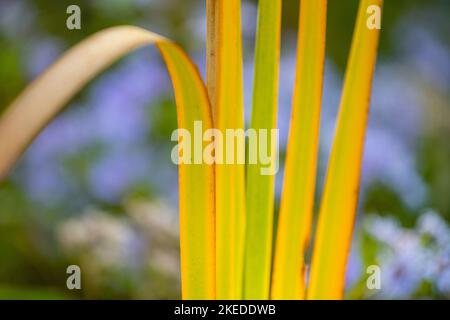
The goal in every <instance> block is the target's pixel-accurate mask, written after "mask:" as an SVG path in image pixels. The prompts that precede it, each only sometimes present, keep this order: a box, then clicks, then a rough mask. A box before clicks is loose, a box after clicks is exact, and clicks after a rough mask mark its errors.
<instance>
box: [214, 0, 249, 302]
mask: <svg viewBox="0 0 450 320" xmlns="http://www.w3.org/2000/svg"><path fill="white" fill-rule="evenodd" d="M208 1H211V3H209V4H208V7H209V8H210V10H207V12H208V14H209V15H214V16H212V17H211V16H210V17H209V18H208V21H215V22H214V23H212V24H210V23H208V26H209V27H210V28H211V27H212V28H215V30H216V31H215V33H214V34H215V36H216V39H210V40H209V41H211V44H210V46H209V47H208V48H210V50H208V54H210V53H211V50H213V52H214V54H215V55H214V56H213V57H212V59H213V61H211V57H210V61H209V68H213V69H210V70H209V72H211V73H210V74H209V75H210V77H213V78H210V79H209V81H208V83H209V85H208V87H209V88H211V87H213V88H215V91H213V92H210V95H211V94H213V97H211V100H212V101H214V107H213V115H214V127H215V128H217V129H219V130H220V132H222V133H223V134H224V135H225V133H226V130H227V129H243V128H244V103H243V88H242V85H243V73H242V39H241V38H242V35H241V1H240V0H208ZM212 32H214V31H211V30H210V31H209V32H208V34H209V35H211V33H212ZM211 64H214V65H213V66H212V65H211ZM232 140H233V141H232V142H234V161H232V162H233V163H225V162H226V161H224V163H223V164H216V235H217V237H216V262H217V298H218V299H240V298H241V297H242V285H243V260H244V244H245V243H244V240H245V239H244V237H245V164H244V163H242V164H239V163H237V162H238V161H237V154H238V153H241V154H242V153H243V152H245V146H241V144H238V143H237V142H238V138H233V139H232ZM225 144H226V143H224V145H223V150H219V152H221V153H222V154H225V150H226V148H225ZM218 149H220V147H219V146H218ZM216 152H217V151H216Z"/></svg>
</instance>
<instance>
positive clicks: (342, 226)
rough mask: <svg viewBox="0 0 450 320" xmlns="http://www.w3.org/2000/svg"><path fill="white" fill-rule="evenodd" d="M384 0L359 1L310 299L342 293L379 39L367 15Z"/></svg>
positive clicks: (379, 6)
mask: <svg viewBox="0 0 450 320" xmlns="http://www.w3.org/2000/svg"><path fill="white" fill-rule="evenodd" d="M382 3H383V1H382V0H362V1H361V2H360V7H359V12H358V17H357V21H356V29H355V30H356V31H355V34H354V36H353V43H352V48H351V52H350V58H349V62H348V66H347V70H346V74H345V80H344V89H343V93H342V99H341V105H340V110H339V116H338V120H337V128H336V133H335V137H334V143H333V148H332V151H331V155H330V160H329V165H328V173H327V177H326V180H325V189H324V194H323V197H322V203H321V207H320V214H319V221H318V226H317V235H316V239H315V244H314V252H313V259H312V265H311V275H310V284H309V287H308V293H307V296H308V298H309V299H341V298H342V297H343V293H344V281H345V269H346V264H347V257H348V254H349V249H350V243H351V239H352V232H353V225H354V222H355V215H356V204H357V199H358V193H359V180H360V174H361V160H362V154H363V144H364V137H365V132H366V123H367V115H368V111H369V100H370V93H371V83H372V76H373V72H374V69H375V63H376V55H377V47H378V38H379V30H378V29H373V28H369V25H370V24H368V19H369V18H370V15H371V13H373V11H372V9H371V8H373V7H371V6H377V7H376V8H379V10H380V12H381V6H382ZM368 9H369V10H368ZM375 12H376V11H375Z"/></svg>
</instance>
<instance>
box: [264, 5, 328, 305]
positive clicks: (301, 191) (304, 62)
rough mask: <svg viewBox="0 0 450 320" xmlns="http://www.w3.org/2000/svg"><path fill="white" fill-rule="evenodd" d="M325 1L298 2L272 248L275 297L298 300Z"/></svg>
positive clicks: (319, 95) (312, 187)
mask: <svg viewBox="0 0 450 320" xmlns="http://www.w3.org/2000/svg"><path fill="white" fill-rule="evenodd" d="M326 6H327V1H326V0H302V1H301V6H300V26H299V35H298V49H297V70H296V72H297V76H296V81H295V87H294V98H293V104H292V117H291V125H290V132H289V142H288V146H287V156H286V164H285V166H286V167H285V173H284V185H283V193H282V197H281V207H280V216H279V222H278V232H277V240H276V247H275V260H274V270H273V279H272V293H271V296H272V298H273V299H302V298H303V297H304V291H305V281H304V277H305V264H304V255H305V250H306V247H307V245H308V240H309V234H310V229H311V220H312V210H313V202H314V190H315V183H316V167H317V152H318V141H319V139H318V137H319V123H320V108H321V99H322V82H323V67H324V58H325V32H326V15H327V13H326V9H327V8H326Z"/></svg>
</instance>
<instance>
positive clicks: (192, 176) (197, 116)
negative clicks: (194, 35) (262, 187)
mask: <svg viewBox="0 0 450 320" xmlns="http://www.w3.org/2000/svg"><path fill="white" fill-rule="evenodd" d="M149 44H156V45H157V46H158V48H159V49H160V51H161V53H162V55H163V57H164V60H165V62H166V64H167V66H168V69H169V72H170V75H171V78H172V82H173V86H174V89H175V97H176V102H177V112H178V126H179V127H180V128H185V129H187V130H189V131H191V132H193V128H194V121H202V122H203V128H204V129H205V130H206V129H208V128H211V127H212V117H211V110H210V107H209V102H208V98H207V94H206V89H205V86H204V84H203V82H202V80H201V78H200V76H199V74H198V72H197V69H196V68H195V67H194V65H193V64H192V63H191V61H190V60H189V58H188V57H187V56H186V55H185V54H184V52H183V51H182V50H181V49H180V48H179V47H178V46H177V45H176V44H174V43H172V42H170V41H169V40H167V39H165V38H163V37H161V36H158V35H156V34H154V33H151V32H149V31H146V30H144V29H140V28H137V27H129V26H123V27H115V28H110V29H106V30H104V31H101V32H99V33H97V34H95V35H93V36H91V37H89V38H88V39H86V40H84V41H83V42H81V43H80V44H78V45H76V46H75V47H74V48H72V49H71V50H69V51H68V52H67V53H66V54H65V55H64V56H62V57H61V58H60V59H59V60H58V61H57V62H55V63H54V64H53V65H52V66H51V67H50V68H49V69H47V71H46V72H45V73H44V74H42V75H41V76H40V77H39V78H37V79H36V80H35V81H34V82H33V83H32V84H31V85H30V86H28V87H27V88H26V89H25V91H24V92H23V93H22V94H21V95H20V96H19V97H18V98H17V99H16V100H15V101H14V102H13V103H12V104H11V105H10V106H9V107H8V108H7V109H6V111H5V113H4V114H3V115H2V117H1V118H0V180H2V179H3V178H4V177H5V175H6V174H7V173H8V171H9V170H10V169H11V167H12V166H13V165H14V163H15V162H16V161H17V159H18V158H19V157H20V155H21V154H22V153H23V152H24V151H25V149H26V148H27V146H28V145H29V144H30V143H31V142H32V140H33V138H34V137H35V136H36V135H38V134H39V132H40V131H42V130H43V129H44V127H45V126H46V125H47V123H49V122H50V121H51V120H52V119H53V118H54V117H55V116H56V115H57V114H58V113H59V112H60V111H61V109H63V107H64V106H65V105H66V104H67V103H68V102H69V100H70V99H71V98H72V97H73V96H74V95H75V94H76V93H77V92H78V91H79V90H81V88H82V87H83V86H84V85H85V84H86V83H87V82H88V81H89V80H91V79H92V78H93V77H95V76H96V75H97V74H98V73H100V72H101V71H102V70H104V69H105V68H106V67H108V66H109V65H111V64H112V63H113V62H114V61H116V60H117V59H118V58H120V57H122V56H123V55H125V54H127V53H128V52H130V51H132V50H134V49H136V48H139V47H142V46H145V45H149ZM123 107H124V112H127V110H126V107H127V106H125V105H124V106H123ZM80 129H81V128H80ZM84 130H88V128H84ZM179 180H180V183H179V188H180V190H179V193H180V237H181V239H180V241H181V270H182V295H183V298H185V299H213V298H214V297H215V251H214V247H215V245H214V243H215V234H214V167H213V166H211V165H206V164H204V165H203V164H201V165H183V164H181V165H180V166H179Z"/></svg>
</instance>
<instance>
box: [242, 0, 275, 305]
mask: <svg viewBox="0 0 450 320" xmlns="http://www.w3.org/2000/svg"><path fill="white" fill-rule="evenodd" d="M281 2H282V1H281V0H260V1H259V13H258V29H257V35H256V49H255V76H254V83H255V84H254V89H253V108H252V120H251V124H250V128H251V129H256V130H260V129H262V130H267V137H268V141H267V145H266V149H267V150H268V151H269V152H271V151H272V150H271V149H272V148H271V146H272V143H273V141H272V140H271V134H270V132H271V129H273V128H276V122H277V107H278V76H279V70H278V69H279V59H280V32H281ZM261 143H262V141H259V144H261ZM258 149H259V148H258ZM270 155H271V156H276V155H275V151H273V152H272V154H270ZM257 158H258V157H257ZM259 160H260V159H259V158H258V163H257V164H247V186H246V187H247V231H246V248H245V272H244V298H246V299H268V298H269V289H270V274H271V264H272V233H273V213H274V208H273V204H274V177H275V175H274V174H268V175H267V174H262V170H263V169H264V168H266V169H267V164H262V163H261V162H260V161H259ZM273 161H275V160H274V159H273ZM274 173H275V172H274Z"/></svg>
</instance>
